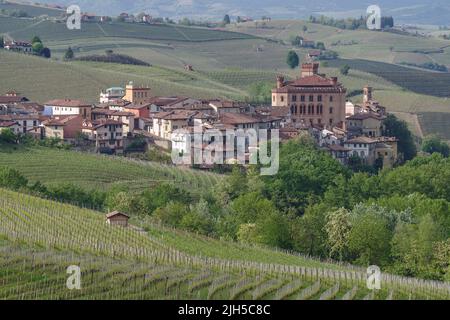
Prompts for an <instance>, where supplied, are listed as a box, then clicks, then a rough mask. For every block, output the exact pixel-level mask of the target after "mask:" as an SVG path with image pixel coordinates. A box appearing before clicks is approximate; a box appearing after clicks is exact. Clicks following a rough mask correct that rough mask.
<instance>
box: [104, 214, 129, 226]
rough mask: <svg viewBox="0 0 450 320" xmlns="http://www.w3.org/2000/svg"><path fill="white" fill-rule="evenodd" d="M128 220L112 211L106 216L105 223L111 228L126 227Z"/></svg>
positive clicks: (123, 215)
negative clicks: (111, 226)
mask: <svg viewBox="0 0 450 320" xmlns="http://www.w3.org/2000/svg"><path fill="white" fill-rule="evenodd" d="M129 219H130V217H129V216H127V215H126V214H125V213H122V212H119V211H113V212H110V213H108V214H107V215H106V223H107V224H109V225H113V226H121V227H128V220H129Z"/></svg>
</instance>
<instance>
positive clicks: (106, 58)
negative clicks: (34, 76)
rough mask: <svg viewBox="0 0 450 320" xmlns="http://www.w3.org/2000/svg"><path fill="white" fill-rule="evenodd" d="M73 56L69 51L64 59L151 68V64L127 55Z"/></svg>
mask: <svg viewBox="0 0 450 320" xmlns="http://www.w3.org/2000/svg"><path fill="white" fill-rule="evenodd" d="M70 50H72V49H70ZM72 54H73V51H72ZM72 54H71V53H70V51H67V52H66V54H65V55H64V58H65V59H66V60H78V61H94V62H105V63H119V64H130V65H135V66H145V67H149V66H150V64H149V63H147V62H145V61H142V60H139V59H136V58H133V57H131V56H128V55H125V54H117V53H109V54H106V55H99V54H94V55H88V56H83V57H78V58H74V57H73V55H72ZM70 56H72V58H71V59H69V57H70Z"/></svg>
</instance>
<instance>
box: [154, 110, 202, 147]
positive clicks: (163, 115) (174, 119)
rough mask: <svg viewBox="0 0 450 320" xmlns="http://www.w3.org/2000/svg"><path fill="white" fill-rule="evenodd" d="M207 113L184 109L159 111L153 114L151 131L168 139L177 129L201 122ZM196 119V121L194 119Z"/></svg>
mask: <svg viewBox="0 0 450 320" xmlns="http://www.w3.org/2000/svg"><path fill="white" fill-rule="evenodd" d="M205 117H206V118H207V115H205V114H202V113H201V112H192V111H186V110H174V111H169V112H159V113H155V114H154V115H153V127H152V130H151V133H152V134H154V135H156V136H158V137H161V138H164V139H167V140H170V139H171V133H172V132H173V131H175V130H177V129H183V128H186V127H189V126H194V124H195V122H197V124H201V123H202V122H203V119H205ZM195 119H197V121H195Z"/></svg>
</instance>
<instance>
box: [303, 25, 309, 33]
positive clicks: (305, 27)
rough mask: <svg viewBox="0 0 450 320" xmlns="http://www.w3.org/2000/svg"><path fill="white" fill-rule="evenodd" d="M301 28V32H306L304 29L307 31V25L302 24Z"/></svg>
mask: <svg viewBox="0 0 450 320" xmlns="http://www.w3.org/2000/svg"><path fill="white" fill-rule="evenodd" d="M302 30H303V33H306V31H308V27H307V26H306V25H304V26H303V27H302Z"/></svg>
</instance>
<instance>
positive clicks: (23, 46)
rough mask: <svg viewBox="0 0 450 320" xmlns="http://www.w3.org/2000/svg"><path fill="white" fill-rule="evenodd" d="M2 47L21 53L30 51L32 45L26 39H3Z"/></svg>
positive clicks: (31, 50)
mask: <svg viewBox="0 0 450 320" xmlns="http://www.w3.org/2000/svg"><path fill="white" fill-rule="evenodd" d="M4 48H5V49H6V50H10V51H17V52H23V53H32V52H33V46H32V45H31V43H29V42H26V41H14V40H13V41H5V45H4Z"/></svg>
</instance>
